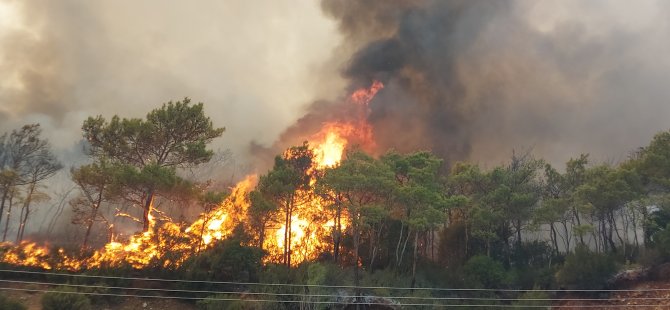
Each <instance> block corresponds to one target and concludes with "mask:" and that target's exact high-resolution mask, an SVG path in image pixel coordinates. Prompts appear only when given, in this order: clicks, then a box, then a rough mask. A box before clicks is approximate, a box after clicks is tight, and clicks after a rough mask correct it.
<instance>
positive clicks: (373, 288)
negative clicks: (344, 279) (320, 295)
mask: <svg viewBox="0 0 670 310" xmlns="http://www.w3.org/2000/svg"><path fill="white" fill-rule="evenodd" d="M1 272H7V273H19V274H36V275H50V276H64V277H79V278H96V279H114V280H141V281H156V282H176V283H204V284H225V285H239V286H282V287H300V288H304V287H316V288H333V289H363V290H379V289H382V290H383V289H387V290H410V291H412V290H416V291H426V290H427V291H442V292H450V291H453V292H469V291H471V292H568V293H571V292H585V293H588V292H651V291H654V292H657V291H662V292H665V291H670V288H649V289H492V288H437V287H414V288H412V287H391V286H353V285H322V284H292V283H259V282H235V281H206V280H178V279H161V278H140V277H120V276H97V275H87V274H68V273H57V272H45V271H24V270H7V269H0V273H1Z"/></svg>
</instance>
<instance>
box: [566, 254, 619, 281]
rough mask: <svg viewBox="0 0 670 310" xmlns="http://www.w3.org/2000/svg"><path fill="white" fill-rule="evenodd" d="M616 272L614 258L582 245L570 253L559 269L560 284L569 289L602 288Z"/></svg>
mask: <svg viewBox="0 0 670 310" xmlns="http://www.w3.org/2000/svg"><path fill="white" fill-rule="evenodd" d="M615 272H616V265H615V264H614V260H613V259H612V258H611V257H609V256H607V255H604V254H599V253H593V252H591V251H590V250H589V249H588V248H587V247H584V246H580V247H577V248H576V249H575V252H574V253H571V254H569V255H568V256H567V257H566V259H565V263H564V264H563V267H561V269H560V270H559V271H558V276H557V281H558V284H559V285H561V286H562V287H565V288H567V289H602V288H604V287H605V286H606V285H607V280H609V279H610V278H611V277H612V275H613V274H614V273H615Z"/></svg>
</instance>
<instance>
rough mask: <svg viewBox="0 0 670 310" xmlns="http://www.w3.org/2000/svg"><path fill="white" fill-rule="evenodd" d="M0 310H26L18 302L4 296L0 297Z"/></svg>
mask: <svg viewBox="0 0 670 310" xmlns="http://www.w3.org/2000/svg"><path fill="white" fill-rule="evenodd" d="M0 309H3V310H26V309H27V307H26V306H24V305H23V304H21V303H20V302H18V301H16V300H14V299H11V298H9V297H6V296H5V295H0Z"/></svg>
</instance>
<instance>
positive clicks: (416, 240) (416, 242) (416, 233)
mask: <svg viewBox="0 0 670 310" xmlns="http://www.w3.org/2000/svg"><path fill="white" fill-rule="evenodd" d="M418 248H419V231H417V232H415V233H414V260H413V261H412V285H411V286H410V287H411V288H414V285H415V284H416V261H417V259H418V258H419V255H418Z"/></svg>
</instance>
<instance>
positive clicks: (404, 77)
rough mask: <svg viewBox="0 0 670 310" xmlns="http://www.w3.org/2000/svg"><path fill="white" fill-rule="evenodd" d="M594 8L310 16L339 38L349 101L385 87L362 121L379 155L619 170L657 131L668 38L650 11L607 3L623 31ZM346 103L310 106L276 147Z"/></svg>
mask: <svg viewBox="0 0 670 310" xmlns="http://www.w3.org/2000/svg"><path fill="white" fill-rule="evenodd" d="M595 2H597V1H594V3H592V2H589V3H584V2H579V1H577V2H571V1H565V2H560V1H559V2H556V3H544V5H545V7H542V5H540V4H536V3H535V2H533V1H512V0H500V1H490V0H481V1H479V0H440V1H437V0H435V1H430V0H426V1H400V0H398V1H386V0H376V1H354V0H351V1H347V0H323V1H322V9H323V10H324V12H325V13H326V14H327V15H328V16H330V17H332V18H334V19H335V20H336V21H337V22H338V28H339V30H340V32H341V33H342V35H343V38H344V42H343V43H342V46H341V47H340V48H339V49H338V52H339V53H338V55H339V56H344V57H347V60H346V61H344V62H343V63H345V65H344V66H343V68H342V75H343V76H344V77H345V78H346V79H347V80H348V81H349V83H350V87H349V90H351V89H354V88H357V87H361V86H369V85H370V83H371V82H372V81H373V80H376V79H377V80H381V81H383V82H384V84H385V85H386V87H385V88H384V90H383V91H382V92H380V93H379V94H378V96H377V97H376V98H375V100H373V102H372V104H371V108H372V112H371V114H370V116H369V121H370V122H371V123H372V124H373V126H374V128H375V134H376V137H377V142H378V144H379V145H380V148H382V149H396V150H399V151H413V150H419V149H427V150H432V151H433V152H435V153H437V154H439V155H440V156H442V157H444V158H445V159H447V161H448V162H453V161H455V160H464V159H471V160H475V161H481V162H485V163H497V162H500V161H502V160H505V159H506V158H508V157H509V155H510V154H511V153H512V151H513V149H517V150H518V149H523V150H527V149H532V150H533V153H535V154H537V155H539V156H542V157H545V158H547V159H548V160H549V161H551V162H553V163H555V164H560V163H561V162H564V161H565V160H567V159H568V158H569V157H570V156H577V155H578V154H579V153H582V152H583V153H592V154H593V155H594V156H592V157H593V158H596V160H603V161H604V160H607V161H612V160H614V161H617V160H622V159H625V157H626V156H627V154H628V152H629V151H630V150H633V149H635V148H636V147H638V146H642V145H644V144H646V143H647V142H648V141H649V139H650V138H651V137H652V135H653V134H654V133H655V132H657V131H660V130H666V129H667V127H668V123H667V118H666V117H664V116H663V115H665V116H667V115H670V105H669V104H667V99H668V98H670V88H668V87H665V86H664V82H663V81H668V80H670V70H669V69H670V62H668V55H670V54H668V53H667V52H668V51H669V50H670V48H668V45H667V44H665V43H660V44H659V43H655V40H658V39H660V38H662V37H663V36H664V35H667V33H668V29H669V28H670V27H667V24H664V23H662V22H659V21H660V20H662V19H663V17H662V16H663V14H662V13H658V15H655V14H653V13H652V14H650V13H649V11H653V10H654V8H656V6H657V5H658V4H655V3H647V6H648V7H652V10H648V11H647V12H646V13H640V12H638V11H637V9H638V6H635V5H625V3H619V2H616V3H613V4H612V5H613V6H616V7H618V8H619V9H621V8H624V10H628V11H624V12H625V13H626V14H624V15H622V16H624V17H627V16H629V15H633V16H635V14H638V15H637V18H638V19H639V20H642V22H640V21H637V24H639V25H641V26H635V27H633V26H630V24H633V23H632V22H631V21H629V20H624V18H623V17H622V16H616V15H608V14H610V13H612V12H614V13H616V12H617V11H616V10H614V9H612V10H604V9H605V8H606V7H607V6H608V5H610V2H608V1H605V2H602V1H601V2H597V3H595ZM554 7H555V8H554ZM639 7H642V6H641V5H640V6H639ZM658 9H659V12H664V11H665V12H667V7H666V8H663V7H659V8H658ZM561 10H565V11H567V12H568V13H569V14H570V15H567V16H563V17H560V12H561ZM538 11H539V12H541V13H542V12H543V13H544V14H547V12H548V13H549V14H548V16H549V17H552V18H553V17H556V16H558V17H556V18H554V20H553V21H550V19H551V18H546V19H547V20H544V19H543V18H542V17H540V18H538V17H536V16H534V14H538V13H537V12H538ZM612 14H613V13H612ZM644 14H648V15H647V16H645V15H644ZM601 15H602V16H601ZM559 17H560V18H559ZM545 24H551V25H549V26H547V25H545ZM637 24H636V25H637ZM661 24H664V25H665V28H663V27H659V25H661ZM666 42H667V41H666ZM345 104H346V103H345V102H344V101H343V100H338V101H336V103H330V104H328V105H326V106H327V107H328V108H325V109H324V108H322V107H323V106H324V104H323V102H317V103H315V104H314V106H313V107H312V108H311V109H310V110H309V112H308V113H307V114H306V116H305V117H303V118H302V119H301V120H300V121H299V122H298V123H297V124H296V125H294V126H293V127H291V128H290V129H289V130H287V131H286V132H285V133H284V135H283V136H282V137H283V138H284V140H282V141H280V142H279V143H278V144H280V145H286V144H288V143H287V142H288V141H289V140H291V139H293V140H294V141H290V142H291V143H294V142H295V140H296V139H295V137H296V135H298V136H299V135H300V133H303V136H304V133H306V132H310V130H313V129H314V127H318V124H319V123H320V122H321V121H323V120H326V119H329V117H331V116H329V114H330V113H333V112H335V111H340V110H341V109H343V105H345Z"/></svg>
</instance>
